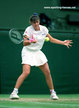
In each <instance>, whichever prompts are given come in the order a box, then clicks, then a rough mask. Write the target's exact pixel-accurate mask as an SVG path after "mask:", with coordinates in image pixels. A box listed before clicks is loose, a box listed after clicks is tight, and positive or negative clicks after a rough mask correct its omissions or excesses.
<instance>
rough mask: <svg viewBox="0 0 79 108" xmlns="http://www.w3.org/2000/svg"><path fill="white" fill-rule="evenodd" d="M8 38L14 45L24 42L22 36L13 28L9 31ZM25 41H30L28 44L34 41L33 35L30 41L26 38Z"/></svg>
mask: <svg viewBox="0 0 79 108" xmlns="http://www.w3.org/2000/svg"><path fill="white" fill-rule="evenodd" d="M9 38H10V40H11V41H12V42H13V43H15V44H20V43H22V42H23V41H24V40H25V39H24V38H23V35H22V34H21V33H20V32H19V31H18V30H16V29H15V28H13V29H11V30H10V31H9ZM25 38H26V37H25ZM26 39H28V40H30V42H33V41H35V39H34V38H33V34H32V36H31V38H30V39H29V38H26Z"/></svg>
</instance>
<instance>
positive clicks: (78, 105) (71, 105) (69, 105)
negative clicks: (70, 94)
mask: <svg viewBox="0 0 79 108" xmlns="http://www.w3.org/2000/svg"><path fill="white" fill-rule="evenodd" d="M22 103H28V105H29V104H37V105H38V104H40V105H50V106H65V107H68V108H69V107H76V108H77V107H78V108H79V104H67V103H65V104H62V103H60V104H59V103H45V102H22ZM24 107H25V108H26V106H24ZM0 108H22V106H21V107H20V106H6V105H5V106H4V105H0Z"/></svg>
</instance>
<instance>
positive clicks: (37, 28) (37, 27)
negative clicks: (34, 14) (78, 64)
mask: <svg viewBox="0 0 79 108" xmlns="http://www.w3.org/2000/svg"><path fill="white" fill-rule="evenodd" d="M31 24H32V26H33V28H34V29H35V30H40V27H39V24H40V22H39V20H37V21H36V22H31Z"/></svg>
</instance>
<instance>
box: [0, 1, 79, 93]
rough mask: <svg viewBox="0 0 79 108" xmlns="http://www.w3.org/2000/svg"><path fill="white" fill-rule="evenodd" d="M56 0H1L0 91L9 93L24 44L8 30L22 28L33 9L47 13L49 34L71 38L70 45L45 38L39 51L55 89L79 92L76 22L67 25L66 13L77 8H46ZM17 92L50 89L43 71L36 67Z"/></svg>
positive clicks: (27, 23) (78, 49) (46, 91)
mask: <svg viewBox="0 0 79 108" xmlns="http://www.w3.org/2000/svg"><path fill="white" fill-rule="evenodd" d="M57 5H60V3H59V2H58V1H57V0H39V1H38V0H33V1H32V0H27V1H26V0H22V1H21V0H17V1H16V0H7V1H5V0H0V93H11V92H12V90H13V88H14V85H15V82H16V80H17V78H18V76H19V75H20V74H21V73H22V65H21V50H22V47H23V45H22V44H21V45H15V44H13V43H12V42H11V41H10V39H9V37H8V31H9V29H11V28H18V29H22V30H23V31H24V29H25V28H26V27H27V26H28V25H29V16H30V15H31V14H32V13H34V12H38V13H45V14H47V15H48V16H49V17H50V18H51V19H52V21H53V22H54V24H55V26H54V29H53V30H50V28H48V29H49V32H50V34H51V35H52V36H53V37H55V38H57V39H60V40H65V39H72V40H73V42H74V43H73V47H71V48H70V49H68V48H66V47H65V46H62V45H56V44H52V43H49V42H45V44H44V47H43V49H42V51H43V52H44V53H45V54H46V56H47V58H48V63H49V67H50V71H51V75H52V78H53V82H54V86H55V90H56V91H57V93H79V32H78V31H79V25H77V26H76V25H69V24H67V21H66V15H67V14H73V13H74V14H78V11H77V12H76V11H74V12H73V11H61V10H48V9H47V10H45V9H44V6H57ZM19 92H20V93H22V94H23V93H26V94H32V93H33V94H35V93H40V94H42V93H49V89H48V87H47V84H46V81H45V78H44V75H43V73H42V72H41V71H40V70H39V68H37V67H32V68H31V73H30V75H29V76H28V78H27V79H26V80H25V81H24V83H23V85H22V86H21V88H20V90H19Z"/></svg>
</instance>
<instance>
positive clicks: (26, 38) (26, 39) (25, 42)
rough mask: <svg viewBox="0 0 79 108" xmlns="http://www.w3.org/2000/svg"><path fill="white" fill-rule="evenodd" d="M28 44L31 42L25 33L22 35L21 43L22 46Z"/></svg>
mask: <svg viewBox="0 0 79 108" xmlns="http://www.w3.org/2000/svg"><path fill="white" fill-rule="evenodd" d="M30 44H31V42H30V40H29V38H28V36H27V35H24V41H23V45H24V46H27V45H30Z"/></svg>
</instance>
